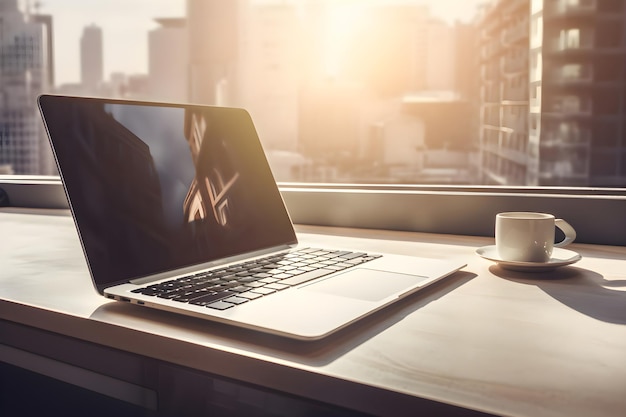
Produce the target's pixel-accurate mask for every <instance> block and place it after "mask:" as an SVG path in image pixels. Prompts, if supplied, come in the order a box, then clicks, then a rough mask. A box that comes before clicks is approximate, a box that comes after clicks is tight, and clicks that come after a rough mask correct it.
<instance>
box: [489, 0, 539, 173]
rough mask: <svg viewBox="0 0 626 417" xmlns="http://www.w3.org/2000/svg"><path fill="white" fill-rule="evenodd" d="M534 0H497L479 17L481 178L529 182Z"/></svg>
mask: <svg viewBox="0 0 626 417" xmlns="http://www.w3.org/2000/svg"><path fill="white" fill-rule="evenodd" d="M529 11H530V1H529V0H506V1H496V2H495V3H494V4H493V5H491V7H488V8H487V9H486V10H485V11H484V15H483V16H482V18H481V19H480V20H479V22H478V25H479V36H478V39H479V40H478V43H479V44H478V47H479V49H478V51H479V54H480V55H479V68H480V72H479V73H480V143H479V146H480V166H481V170H482V173H481V177H482V178H481V182H483V183H486V184H498V185H525V184H526V183H527V166H528V163H529V158H528V154H529V152H531V150H530V149H529V144H528V142H529V136H528V113H529V98H528V90H529V89H528V55H529V43H528V28H529Z"/></svg>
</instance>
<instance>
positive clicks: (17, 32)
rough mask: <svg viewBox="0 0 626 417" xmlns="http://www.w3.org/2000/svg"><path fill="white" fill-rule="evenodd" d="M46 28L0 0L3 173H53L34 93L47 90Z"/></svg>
mask: <svg viewBox="0 0 626 417" xmlns="http://www.w3.org/2000/svg"><path fill="white" fill-rule="evenodd" d="M47 33H48V31H47V30H46V27H45V25H43V24H41V23H38V22H37V21H36V20H33V19H31V16H29V15H28V14H24V13H22V12H21V11H20V10H19V8H18V2H17V0H0V166H3V168H2V170H3V172H5V173H13V174H20V175H22V174H24V175H32V174H43V175H53V174H54V173H55V168H54V163H53V159H52V154H51V151H50V147H49V145H48V141H47V139H46V137H45V132H44V131H43V128H42V125H41V118H40V116H39V112H38V110H37V105H36V101H35V97H37V95H38V94H40V93H42V92H44V91H47V88H48V80H49V68H48V65H49V63H50V62H51V60H50V59H48V57H47V53H48V51H49V47H48V44H49V43H50V42H51V40H50V39H48V37H47Z"/></svg>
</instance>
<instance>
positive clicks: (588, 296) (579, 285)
mask: <svg viewBox="0 0 626 417" xmlns="http://www.w3.org/2000/svg"><path fill="white" fill-rule="evenodd" d="M489 270H490V272H491V273H493V274H494V275H496V276H498V277H500V278H503V279H506V280H509V281H514V282H518V283H520V284H526V285H535V286H537V287H538V288H540V289H541V290H542V291H544V292H545V293H546V294H548V295H549V296H551V297H552V298H554V299H555V300H557V301H559V302H561V303H563V304H564V305H566V306H568V307H570V308H572V309H574V310H576V311H578V312H580V313H582V314H585V315H587V316H589V317H592V318H594V319H597V320H601V321H604V322H607V323H614V324H625V325H626V280H607V279H605V278H604V276H602V275H601V274H598V273H597V272H594V271H590V270H588V269H584V268H579V267H574V266H566V267H561V268H557V269H555V270H553V271H550V272H539V273H537V272H534V273H528V272H517V271H510V270H506V269H503V268H501V267H500V266H497V265H493V266H491V267H490V268H489Z"/></svg>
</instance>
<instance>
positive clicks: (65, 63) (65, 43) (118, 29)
mask: <svg viewBox="0 0 626 417" xmlns="http://www.w3.org/2000/svg"><path fill="white" fill-rule="evenodd" d="M251 1H252V2H258V3H264V2H265V3H267V2H273V1H279V2H280V1H284V0H251ZM292 1H294V2H296V3H298V2H303V1H305V0H292ZM331 1H334V0H331ZM339 2H341V3H343V4H344V5H346V7H354V5H355V4H357V3H358V4H359V5H365V4H375V3H381V1H380V0H339V1H338V2H337V3H339ZM27 3H31V11H32V12H33V13H37V12H38V13H42V14H50V15H52V16H53V20H54V26H53V29H54V48H55V68H54V70H55V85H57V86H59V85H63V84H75V83H79V82H80V37H81V34H82V32H83V30H84V28H85V27H87V26H89V25H92V24H93V25H96V26H98V27H100V28H101V29H102V35H103V54H104V57H103V58H104V79H105V80H109V79H110V76H111V74H113V73H123V74H126V75H133V74H147V72H148V33H149V32H150V31H151V30H154V29H157V28H158V27H159V24H158V23H157V22H156V21H155V19H158V18H164V17H168V18H170V17H185V16H186V3H187V1H186V0H132V1H124V0H108V1H106V2H85V1H83V0H47V1H44V2H40V3H41V4H40V6H39V7H38V9H37V10H35V9H34V8H33V5H32V4H33V3H34V2H28V1H27V0H20V6H21V7H22V8H25V7H26V5H27ZM382 3H384V4H389V3H392V2H390V1H384V2H382ZM396 3H409V4H425V5H427V6H428V7H429V9H430V14H431V15H432V16H433V17H437V18H440V19H443V20H444V21H446V22H447V23H453V22H454V21H456V20H461V21H466V22H467V21H469V20H471V19H472V18H473V17H474V16H475V15H476V10H477V6H478V5H479V4H482V3H485V0H397V1H396ZM120 10H124V13H120V12H119V11H120ZM119 45H123V46H124V47H123V48H120V47H119Z"/></svg>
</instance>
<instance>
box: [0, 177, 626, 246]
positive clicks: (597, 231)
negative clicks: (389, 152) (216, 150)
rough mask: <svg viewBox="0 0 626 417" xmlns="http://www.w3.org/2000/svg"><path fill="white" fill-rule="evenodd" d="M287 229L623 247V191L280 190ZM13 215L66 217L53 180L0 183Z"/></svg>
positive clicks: (60, 188)
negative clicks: (513, 225)
mask: <svg viewBox="0 0 626 417" xmlns="http://www.w3.org/2000/svg"><path fill="white" fill-rule="evenodd" d="M279 185H280V189H281V193H282V195H283V198H284V200H285V203H286V205H287V207H288V209H289V213H290V215H291V218H292V220H293V222H294V223H297V224H308V225H320V226H337V227H355V228H367V229H387V230H405V231H418V232H427V233H446V234H458V235H469V236H493V235H494V217H495V215H496V213H499V212H502V211H542V212H549V213H553V214H555V215H556V216H557V217H561V218H564V219H566V220H567V221H568V222H569V223H571V224H572V225H573V226H574V227H575V228H576V231H577V234H578V237H577V239H576V241H577V242H579V243H592V244H604V245H619V246H626V221H624V213H626V192H625V191H624V190H623V189H589V188H526V187H520V188H507V187H471V186H458V187H453V186H443V187H440V186H411V185H406V186H405V185H354V184H300V183H281V184H279ZM0 188H1V189H4V191H5V192H6V193H7V194H8V196H9V203H10V205H11V206H13V207H29V208H57V209H59V208H60V209H67V208H68V204H67V200H66V197H65V193H64V191H63V186H62V183H61V181H60V180H59V179H58V178H56V177H17V176H5V177H1V178H0Z"/></svg>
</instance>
